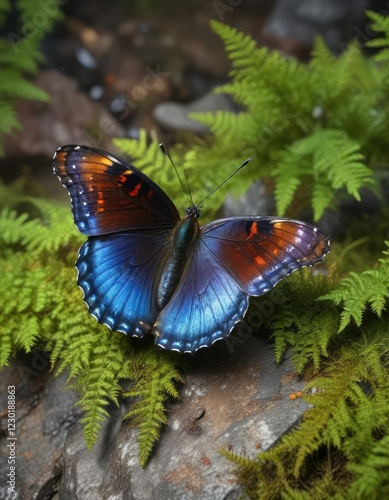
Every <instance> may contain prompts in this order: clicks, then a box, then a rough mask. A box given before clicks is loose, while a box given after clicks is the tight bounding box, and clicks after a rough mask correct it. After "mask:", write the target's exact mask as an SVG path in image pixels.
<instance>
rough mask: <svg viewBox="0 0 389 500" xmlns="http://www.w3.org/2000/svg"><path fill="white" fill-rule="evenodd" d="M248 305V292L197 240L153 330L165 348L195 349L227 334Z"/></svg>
mask: <svg viewBox="0 0 389 500" xmlns="http://www.w3.org/2000/svg"><path fill="white" fill-rule="evenodd" d="M247 307H248V296H247V294H246V293H245V292H244V291H243V290H242V289H241V288H240V287H239V285H238V284H237V283H236V282H235V281H234V280H233V279H231V278H230V276H229V275H228V274H227V273H226V272H225V270H224V268H223V266H222V265H221V264H220V263H219V262H218V260H217V259H215V258H214V256H213V255H212V253H211V252H209V249H208V247H207V246H206V245H205V243H204V242H203V241H201V240H199V241H198V244H197V246H196V250H195V252H194V253H193V254H192V256H191V259H190V262H189V266H188V267H187V270H186V273H184V275H183V276H182V279H181V281H180V283H179V285H178V287H177V289H176V291H175V292H174V294H173V296H172V298H171V299H170V301H169V302H168V304H167V305H166V306H165V307H164V308H163V309H162V311H161V312H160V314H159V315H158V317H157V320H156V322H155V325H154V328H153V330H152V333H153V334H154V335H155V337H156V344H158V345H160V346H161V347H164V348H165V349H169V350H173V351H179V352H194V351H197V350H198V349H200V347H206V346H210V345H211V344H213V343H214V342H215V341H216V340H219V339H221V338H223V337H226V336H227V335H228V333H229V332H230V331H231V330H232V328H233V327H234V325H235V323H237V322H238V321H240V320H241V319H242V318H243V316H244V314H245V312H246V310H247Z"/></svg>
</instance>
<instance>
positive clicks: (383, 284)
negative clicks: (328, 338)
mask: <svg viewBox="0 0 389 500" xmlns="http://www.w3.org/2000/svg"><path fill="white" fill-rule="evenodd" d="M386 245H387V246H389V242H386ZM388 298H389V251H385V252H384V258H382V259H380V265H379V266H378V268H377V269H373V270H367V271H365V272H363V273H360V274H358V273H355V272H350V274H349V275H348V276H347V278H344V279H343V280H342V281H341V282H340V283H339V285H338V286H337V287H336V288H335V289H334V290H332V291H331V292H330V293H328V294H326V295H323V296H322V297H320V300H327V299H330V300H332V301H333V302H334V303H335V304H336V305H339V304H342V306H343V311H342V313H341V322H340V327H339V331H342V330H344V328H346V326H347V325H349V324H350V322H351V318H353V319H354V321H355V323H356V325H357V326H361V324H362V315H363V312H364V311H365V309H366V305H367V304H369V305H370V307H371V309H372V311H373V312H374V313H375V314H377V315H378V316H381V314H382V311H383V310H384V308H385V306H386V303H387V300H388Z"/></svg>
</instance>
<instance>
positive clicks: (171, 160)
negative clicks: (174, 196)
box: [159, 142, 193, 205]
mask: <svg viewBox="0 0 389 500" xmlns="http://www.w3.org/2000/svg"><path fill="white" fill-rule="evenodd" d="M159 148H160V150H161V151H162V153H163V154H164V155H166V156H167V157H168V158H169V161H170V163H171V164H172V165H173V168H174V171H175V172H176V175H177V177H178V180H179V181H180V184H181V187H182V190H183V191H187V192H188V193H189V198H190V202H191V204H192V205H193V199H192V193H191V190H190V187H189V182H188V177H187V175H186V172H185V170H184V175H185V180H186V189H185V186H184V183H183V182H182V179H181V177H180V175H179V173H178V170H177V167H176V164H175V163H174V161H173V159H172V157H171V156H170V154H169V151H168V150H167V149H166V148H165V146H164V145H163V143H162V142H161V143H160V144H159Z"/></svg>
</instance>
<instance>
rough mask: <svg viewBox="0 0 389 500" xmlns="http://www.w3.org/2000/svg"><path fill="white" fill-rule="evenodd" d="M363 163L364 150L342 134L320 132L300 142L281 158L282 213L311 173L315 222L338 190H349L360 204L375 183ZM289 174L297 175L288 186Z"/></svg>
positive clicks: (279, 204) (276, 174)
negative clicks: (364, 192)
mask: <svg viewBox="0 0 389 500" xmlns="http://www.w3.org/2000/svg"><path fill="white" fill-rule="evenodd" d="M363 159H364V157H363V155H362V154H361V152H360V146H359V145H358V144H357V143H356V142H355V141H353V140H351V139H350V138H349V137H347V135H346V134H345V133H344V132H342V131H339V130H332V129H327V130H325V129H318V130H316V131H314V132H313V133H312V134H311V135H309V136H307V137H305V138H304V139H301V140H300V141H296V142H295V143H294V144H293V145H292V146H290V147H289V148H288V149H287V151H285V152H284V153H282V154H281V155H280V162H279V164H278V166H277V168H276V169H275V170H274V177H275V179H276V190H275V194H276V202H277V208H278V211H280V213H281V214H283V213H284V212H285V209H286V207H287V206H288V204H289V203H290V202H291V199H292V197H293V195H294V194H295V191H296V189H297V187H298V185H299V183H300V182H301V181H300V179H301V178H302V176H303V175H304V174H306V173H308V172H310V171H311V172H312V174H311V175H312V178H311V182H312V184H313V190H312V207H313V209H314V218H315V220H318V219H319V218H320V217H321V216H322V214H323V212H324V209H325V208H328V207H329V206H330V205H331V203H332V202H333V200H334V198H335V194H336V190H339V189H341V188H345V189H346V190H347V192H348V193H349V194H350V195H351V196H353V197H354V198H355V199H356V200H358V201H359V200H360V195H359V190H360V189H361V188H362V187H364V186H368V185H370V184H372V183H373V182H374V181H373V176H372V171H371V170H370V169H369V168H368V167H366V166H365V165H364V163H363V162H362V160H363ZM288 170H289V172H293V174H292V175H291V183H290V184H288V182H287V172H288Z"/></svg>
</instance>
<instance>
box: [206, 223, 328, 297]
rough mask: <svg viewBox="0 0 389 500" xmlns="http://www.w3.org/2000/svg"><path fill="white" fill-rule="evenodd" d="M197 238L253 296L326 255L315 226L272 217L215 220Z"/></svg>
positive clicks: (325, 241) (324, 241)
mask: <svg viewBox="0 0 389 500" xmlns="http://www.w3.org/2000/svg"><path fill="white" fill-rule="evenodd" d="M201 238H202V239H203V241H204V243H205V244H206V245H207V247H208V249H209V251H210V253H212V254H213V255H214V257H215V259H216V260H218V261H219V262H220V264H221V265H222V266H223V268H224V269H225V271H226V272H227V273H229V274H230V276H231V277H232V278H233V279H234V280H235V281H236V282H237V283H238V284H239V286H240V287H241V288H242V289H243V290H244V291H245V292H246V293H248V294H249V295H255V296H258V295H262V294H263V293H265V292H268V291H269V290H270V289H271V288H272V287H273V286H274V285H276V284H277V283H278V282H279V281H280V280H281V279H283V278H285V276H287V275H288V274H290V273H291V272H292V271H295V270H296V269H301V268H302V267H307V266H313V265H314V264H317V263H318V262H321V261H322V260H323V259H324V257H325V256H326V254H327V253H328V252H329V240H328V238H327V237H326V236H325V235H324V234H323V233H322V232H321V231H320V230H319V229H317V228H316V227H315V226H313V225H311V224H307V223H305V222H301V221H295V220H291V219H276V218H274V217H231V218H228V219H221V220H217V221H214V222H211V223H210V224H207V225H206V226H204V227H203V228H202V231H201Z"/></svg>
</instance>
